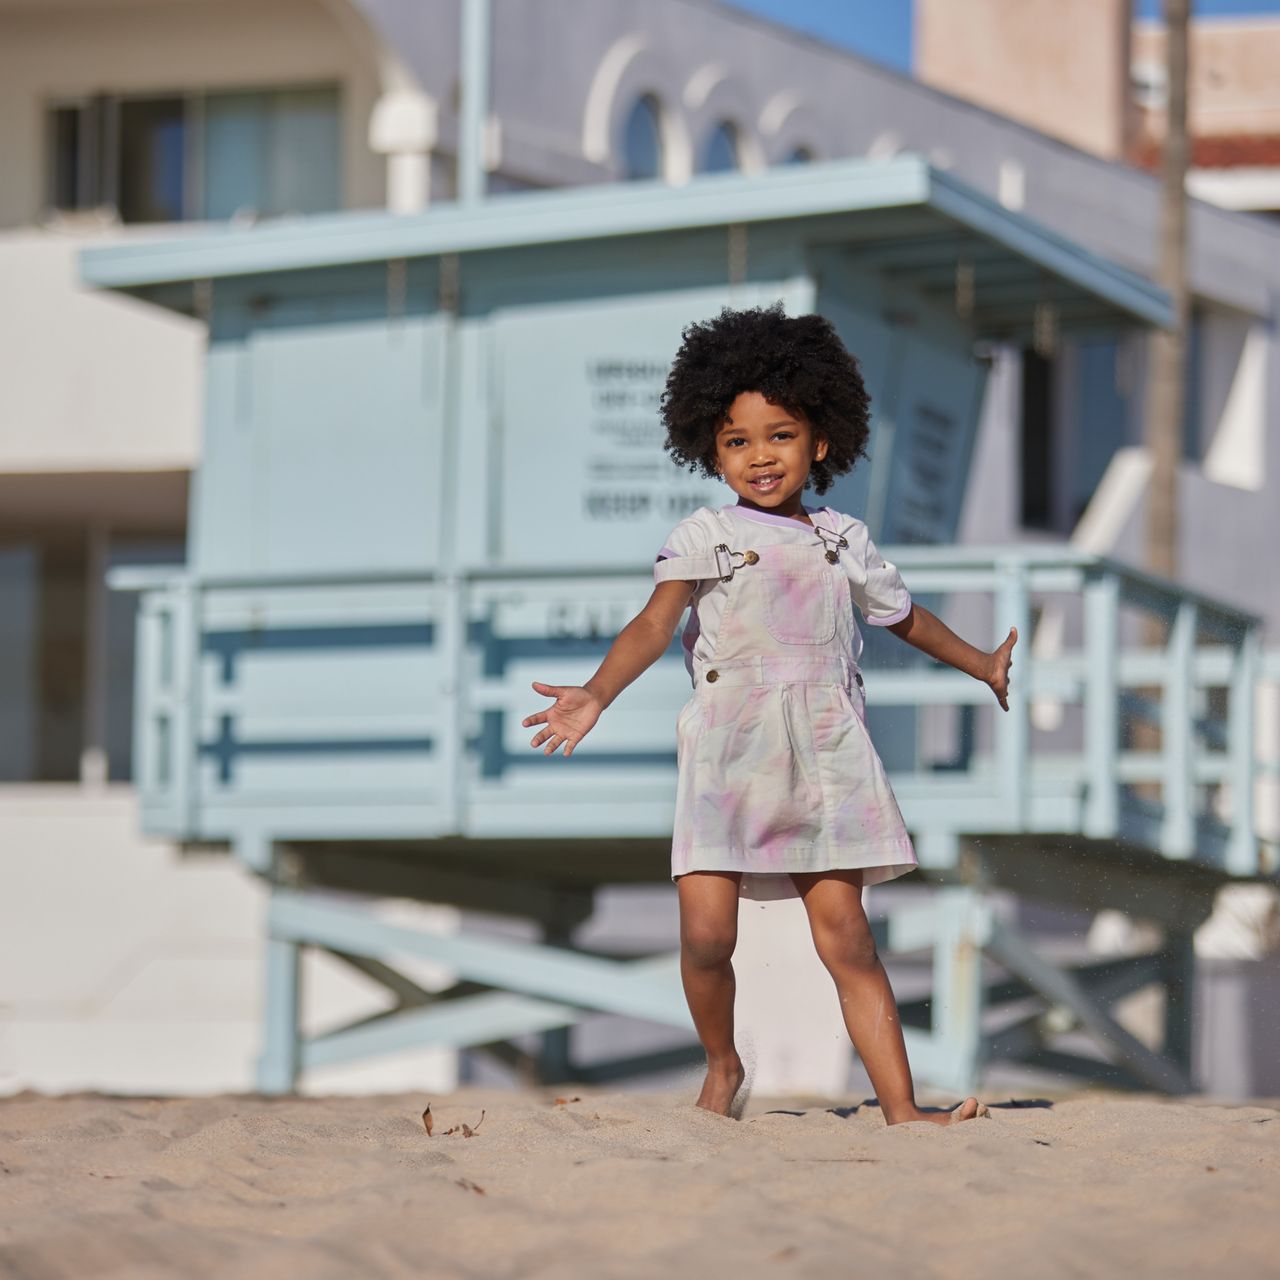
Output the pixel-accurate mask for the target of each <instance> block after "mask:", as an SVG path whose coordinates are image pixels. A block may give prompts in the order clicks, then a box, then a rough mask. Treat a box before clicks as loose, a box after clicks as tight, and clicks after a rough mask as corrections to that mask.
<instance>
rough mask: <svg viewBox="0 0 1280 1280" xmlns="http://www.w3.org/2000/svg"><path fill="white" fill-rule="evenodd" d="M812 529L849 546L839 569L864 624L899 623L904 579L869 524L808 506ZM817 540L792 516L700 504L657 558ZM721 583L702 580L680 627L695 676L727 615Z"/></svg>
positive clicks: (858, 640)
mask: <svg viewBox="0 0 1280 1280" xmlns="http://www.w3.org/2000/svg"><path fill="white" fill-rule="evenodd" d="M805 511H806V512H807V513H808V515H809V518H810V519H811V520H812V521H813V524H814V525H815V526H818V527H820V528H821V529H823V530H826V531H827V532H829V533H830V534H831V535H832V536H831V537H829V538H827V539H826V540H825V541H826V543H827V544H828V545H831V546H833V547H834V546H835V543H836V540H837V539H839V538H844V539H845V540H846V541H847V542H848V544H849V545H848V546H847V547H844V548H841V549H840V567H841V568H842V569H843V570H844V571H845V574H846V576H847V577H848V579H849V591H850V594H851V595H852V596H853V602H854V604H856V605H857V606H858V609H859V611H860V612H861V614H862V617H863V619H864V620H865V621H866V622H867V623H868V624H870V625H871V626H873V627H888V626H892V625H893V624H894V623H895V622H901V621H902V620H903V619H904V618H905V617H906V616H907V615H908V614H909V613H910V612H911V596H910V594H909V593H908V591H907V588H906V586H905V585H904V584H903V581H902V575H901V574H900V573H899V572H898V571H897V569H895V568H894V566H893V565H891V564H889V563H888V561H886V560H885V558H884V557H883V556H882V555H881V554H880V553H879V551H877V550H876V547H875V543H873V542H872V541H871V535H870V534H869V533H868V532H867V526H866V525H865V524H863V523H862V521H861V520H857V519H855V518H854V517H853V516H849V515H844V514H843V513H842V512H839V511H833V510H832V509H831V508H830V507H816V508H815V507H806V508H805ZM819 536H820V535H818V534H817V533H815V531H814V528H812V527H811V526H809V525H807V524H804V523H802V522H801V521H799V520H793V519H792V518H791V517H790V516H776V515H771V514H770V513H769V512H767V511H754V510H752V509H751V508H750V507H740V506H737V505H735V504H732V503H731V504H730V505H728V506H725V507H721V508H720V510H718V511H713V510H712V509H711V508H710V507H699V508H698V510H697V511H695V512H694V513H693V514H692V515H689V516H686V517H685V518H684V519H683V520H681V521H680V523H679V524H678V525H676V527H675V528H674V529H673V530H672V531H671V533H670V535H669V536H668V538H667V541H666V545H665V546H664V547H663V548H662V550H661V551H660V552H659V553H658V560H659V561H662V560H666V559H670V558H672V557H679V556H707V555H712V554H714V552H715V548H716V547H717V546H719V545H721V544H724V545H727V546H728V547H729V548H730V549H731V550H733V551H740V550H743V549H744V548H746V547H747V546H780V545H785V544H787V543H792V542H796V541H798V540H799V541H809V542H811V541H813V540H814V539H815V538H818V537H819ZM717 588H723V584H722V583H721V582H720V580H719V578H699V579H697V580H696V585H695V587H694V594H693V603H692V607H691V609H690V612H689V621H688V623H687V624H686V625H685V629H684V637H683V644H684V651H685V666H686V667H688V668H689V671H690V672H691V673H692V671H693V660H694V658H695V657H696V658H697V659H698V661H699V662H711V661H712V660H713V658H714V655H715V644H716V635H717V632H718V630H719V626H720V619H721V618H722V617H723V616H724V607H725V601H726V600H727V598H728V595H727V592H726V591H725V590H723V589H717ZM861 654H862V636H861V635H860V634H859V632H858V627H857V623H856V622H855V623H854V624H853V653H852V654H851V655H850V656H851V657H852V659H853V661H854V662H857V661H858V659H859V657H860V656H861Z"/></svg>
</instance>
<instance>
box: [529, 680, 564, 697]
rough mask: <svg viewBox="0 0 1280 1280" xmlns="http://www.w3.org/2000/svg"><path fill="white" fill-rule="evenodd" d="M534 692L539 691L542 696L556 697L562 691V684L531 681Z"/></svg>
mask: <svg viewBox="0 0 1280 1280" xmlns="http://www.w3.org/2000/svg"><path fill="white" fill-rule="evenodd" d="M533 689H534V692H535V693H540V694H542V696H543V697H544V698H558V697H559V696H560V695H561V694H562V693H563V692H564V686H563V685H558V684H543V683H542V682H541V681H540V680H535V681H534V682H533Z"/></svg>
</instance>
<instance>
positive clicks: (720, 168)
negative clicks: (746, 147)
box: [701, 120, 740, 173]
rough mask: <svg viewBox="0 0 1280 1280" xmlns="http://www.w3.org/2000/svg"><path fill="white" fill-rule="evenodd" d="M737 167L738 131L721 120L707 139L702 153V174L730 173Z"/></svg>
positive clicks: (726, 121)
mask: <svg viewBox="0 0 1280 1280" xmlns="http://www.w3.org/2000/svg"><path fill="white" fill-rule="evenodd" d="M739 167H740V165H739V162H738V130H737V128H736V127H735V126H734V125H732V124H731V123H730V122H729V121H728V120H722V121H721V122H720V123H719V124H718V125H716V127H715V129H714V130H712V133H711V137H709V138H708V139H707V146H706V150H705V151H703V153H702V166H701V168H702V172H703V173H730V172H732V171H733V170H734V169H737V168H739Z"/></svg>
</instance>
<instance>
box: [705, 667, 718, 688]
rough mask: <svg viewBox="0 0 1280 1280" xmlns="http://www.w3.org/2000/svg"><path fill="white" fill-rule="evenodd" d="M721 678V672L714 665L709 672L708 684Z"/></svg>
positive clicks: (707, 676)
mask: <svg viewBox="0 0 1280 1280" xmlns="http://www.w3.org/2000/svg"><path fill="white" fill-rule="evenodd" d="M719 679H720V673H719V672H718V671H717V670H716V669H715V668H714V667H713V668H712V669H711V670H710V671H708V672H707V675H706V680H707V683H708V684H715V682H716V681H717V680H719Z"/></svg>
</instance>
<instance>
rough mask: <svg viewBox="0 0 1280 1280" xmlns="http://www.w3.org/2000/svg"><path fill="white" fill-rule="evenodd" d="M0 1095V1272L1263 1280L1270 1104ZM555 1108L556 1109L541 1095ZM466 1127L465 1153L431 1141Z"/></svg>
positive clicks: (1272, 1200) (1275, 1239) (1086, 1098)
mask: <svg viewBox="0 0 1280 1280" xmlns="http://www.w3.org/2000/svg"><path fill="white" fill-rule="evenodd" d="M555 1096H556V1095H555V1094H554V1093H551V1092H548V1093H545V1094H544V1093H534V1092H526V1093H497V1092H486V1093H480V1092H474V1093H472V1092H464V1093H460V1094H456V1095H453V1096H450V1097H440V1098H432V1099H430V1102H431V1104H432V1112H433V1117H434V1126H435V1133H434V1136H432V1137H428V1136H427V1134H426V1132H425V1130H424V1128H423V1125H422V1121H421V1119H420V1115H421V1112H422V1109H423V1106H424V1104H425V1103H426V1102H427V1101H428V1099H426V1098H424V1097H420V1096H412V1095H409V1096H394V1097H368V1098H350V1097H341V1098H315V1099H310V1098H308V1099H287V1100H271V1099H266V1098H258V1097H217V1098H198V1099H192V1098H174V1099H139V1098H108V1097H100V1096H92V1095H90V1096H76V1097H66V1098H47V1097H42V1096H37V1095H32V1094H25V1095H20V1096H18V1097H15V1098H11V1099H8V1100H5V1101H3V1102H0V1276H3V1277H5V1278H6V1280H8V1278H9V1277H20V1278H21V1280H54V1278H56V1277H64V1276H66V1277H72V1276H74V1277H77V1278H82V1277H95V1278H104V1277H129V1278H130V1280H134V1278H136V1280H151V1278H153V1277H162V1276H163V1277H170V1276H182V1277H203V1276H227V1277H231V1276H234V1277H281V1278H283V1277H289V1278H290V1280H294V1278H297V1277H306V1278H307V1280H327V1278H329V1277H383V1276H395V1277H399V1276H460V1277H461V1276H465V1277H507V1276H511V1277H515V1276H519V1277H531V1278H533V1277H536V1278H537V1280H559V1278H561V1277H592V1278H593V1280H594V1278H596V1277H600V1278H604V1280H607V1278H610V1277H646V1278H647V1277H662V1278H664V1280H666V1278H670V1277H678V1276H697V1277H699V1278H700V1280H719V1277H722V1276H734V1277H756V1276H760V1277H764V1276H768V1277H793V1276H833V1277H834V1276H839V1277H849V1276H863V1275H866V1276H876V1277H886V1276H904V1277H906V1276H909V1277H930V1276H939V1277H957V1278H963V1277H970V1276H973V1277H978V1276H982V1277H1002V1276H1006V1275H1007V1276H1015V1277H1030V1276H1034V1277H1040V1276H1048V1277H1053V1276H1063V1277H1066V1276H1071V1277H1080V1276H1124V1277H1138V1276H1162V1277H1163V1276H1191V1275H1195V1276H1205V1275H1213V1276H1218V1275H1223V1276H1231V1277H1232V1278H1233V1280H1242V1278H1244V1277H1252V1276H1258V1277H1261V1276H1268V1277H1274V1276H1275V1275H1277V1274H1280V1202H1278V1200H1277V1193H1280V1110H1277V1109H1276V1108H1275V1107H1272V1106H1262V1105H1254V1106H1214V1105H1209V1104H1202V1103H1190V1102H1166V1101H1160V1100H1155V1099H1142V1098H1137V1099H1135V1098H1127V1097H1119V1096H1114V1095H1092V1094H1088V1095H1083V1096H1077V1097H1074V1098H1068V1099H1066V1100H1062V1101H1058V1102H1055V1103H1052V1104H1046V1105H1025V1103H1027V1102H1030V1101H1031V1100H1029V1099H1024V1100H1022V1101H1023V1102H1024V1105H1020V1106H1008V1105H1006V1106H1003V1107H1001V1106H997V1107H995V1108H994V1110H993V1114H992V1118H991V1119H990V1120H979V1121H974V1122H972V1123H970V1124H965V1125H960V1126H957V1127H955V1128H954V1129H949V1130H934V1129H933V1128H931V1127H930V1128H926V1127H924V1126H918V1125H910V1126H903V1127H899V1128H895V1129H888V1128H886V1127H885V1126H884V1125H883V1123H882V1121H881V1117H880V1113H879V1111H878V1110H877V1109H875V1107H874V1106H871V1105H863V1106H861V1107H858V1108H852V1107H850V1108H838V1109H829V1108H830V1104H825V1103H818V1104H812V1105H805V1104H803V1103H794V1102H792V1103H786V1102H769V1101H764V1100H760V1099H753V1100H752V1101H751V1103H750V1105H749V1106H748V1107H747V1110H746V1114H745V1116H744V1118H743V1120H741V1121H739V1122H735V1121H732V1120H727V1119H722V1118H720V1117H717V1116H711V1115H707V1114H705V1113H702V1112H697V1111H695V1110H694V1109H693V1108H692V1107H691V1106H690V1105H689V1098H688V1097H687V1096H685V1095H682V1094H654V1095H638V1094H631V1093H627V1094H622V1093H605V1092H600V1093H592V1092H586V1091H580V1092H578V1093H571V1094H569V1095H568V1096H569V1097H571V1098H575V1099H579V1100H574V1101H568V1102H566V1103H564V1104H562V1105H556V1103H555V1101H554V1099H555ZM562 1096H563V1095H562ZM482 1110H483V1111H484V1113H485V1115H484V1122H483V1124H481V1125H480V1126H479V1129H478V1131H477V1132H476V1133H475V1136H474V1137H470V1138H467V1137H464V1136H463V1135H462V1134H461V1133H460V1132H458V1133H455V1134H453V1135H446V1134H445V1133H444V1130H446V1129H448V1128H450V1127H451V1126H457V1125H461V1124H462V1123H464V1122H465V1123H467V1124H471V1125H474V1124H475V1123H476V1122H477V1121H478V1120H479V1117H480V1113H481V1111H482Z"/></svg>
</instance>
